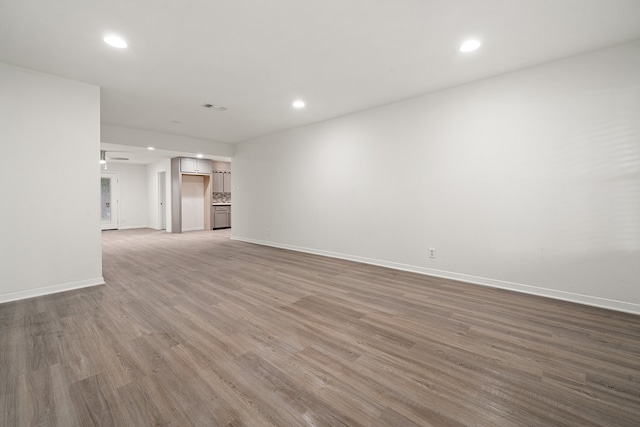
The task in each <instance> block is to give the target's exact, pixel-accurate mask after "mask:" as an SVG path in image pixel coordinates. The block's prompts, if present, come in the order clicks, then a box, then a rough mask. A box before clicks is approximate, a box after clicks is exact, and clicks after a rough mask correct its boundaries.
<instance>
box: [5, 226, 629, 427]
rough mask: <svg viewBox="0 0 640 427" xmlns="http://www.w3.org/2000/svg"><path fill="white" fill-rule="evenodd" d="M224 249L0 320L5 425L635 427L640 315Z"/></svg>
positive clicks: (44, 301) (197, 249) (108, 274)
mask: <svg viewBox="0 0 640 427" xmlns="http://www.w3.org/2000/svg"><path fill="white" fill-rule="evenodd" d="M228 236H229V230H220V231H211V232H209V231H205V232H192V233H184V234H180V235H174V234H166V233H162V232H156V231H152V230H128V231H112V232H105V233H104V234H103V242H104V277H105V279H106V282H107V283H106V285H105V286H100V287H95V288H88V289H82V290H77V291H72V292H66V293H61V294H56V295H51V296H45V297H39V298H33V299H29V300H23V301H17V302H11V303H6V304H2V305H0V328H1V329H0V332H1V334H0V351H1V354H0V356H1V357H0V409H1V413H0V425H1V426H29V425H46V426H76V425H81V426H91V425H115V426H146V425H171V426H192V425H193V426H341V425H347V426H376V427H377V426H407V427H410V426H463V425H465V426H466V425H472V426H563V425H567V426H638V425H640V316H633V315H629V314H624V313H617V312H613V311H607V310H603V309H597V308H592V307H586V306H581V305H576V304H571V303H565V302H560V301H554V300H549V299H544V298H540V297H535V296H529V295H523V294H517V293H512V292H507V291H502V290H496V289H491V288H486V287H481V286H476V285H470V284H464V283H458V282H454V281H449V280H444V279H438V278H431V277H427V276H422V275H418V274H413V273H406V272H400V271H395V270H389V269H385V268H381V267H375V266H369V265H364V264H359V263H353V262H348V261H342V260H335V259H330V258H323V257H319V256H314V255H307V254H301V253H295V252H289V251H284V250H279V249H274V248H267V247H261V246H256V245H251V244H247V243H242V242H235V241H231V240H229V238H228Z"/></svg>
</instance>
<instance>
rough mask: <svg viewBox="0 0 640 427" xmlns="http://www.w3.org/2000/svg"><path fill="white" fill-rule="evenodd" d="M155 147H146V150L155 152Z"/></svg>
mask: <svg viewBox="0 0 640 427" xmlns="http://www.w3.org/2000/svg"><path fill="white" fill-rule="evenodd" d="M155 149H156V148H155V147H147V150H155Z"/></svg>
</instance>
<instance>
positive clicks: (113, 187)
mask: <svg viewBox="0 0 640 427" xmlns="http://www.w3.org/2000/svg"><path fill="white" fill-rule="evenodd" d="M118 213H119V209H118V174H117V173H109V172H102V173H101V176H100V220H101V223H102V229H103V230H117V229H118V225H119V218H118Z"/></svg>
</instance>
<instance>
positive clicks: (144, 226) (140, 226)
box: [118, 225, 150, 230]
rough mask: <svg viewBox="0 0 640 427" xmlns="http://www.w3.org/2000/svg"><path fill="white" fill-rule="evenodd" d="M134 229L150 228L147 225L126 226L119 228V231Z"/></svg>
mask: <svg viewBox="0 0 640 427" xmlns="http://www.w3.org/2000/svg"><path fill="white" fill-rule="evenodd" d="M132 228H150V227H149V226H147V225H126V226H120V227H118V230H130V229H132Z"/></svg>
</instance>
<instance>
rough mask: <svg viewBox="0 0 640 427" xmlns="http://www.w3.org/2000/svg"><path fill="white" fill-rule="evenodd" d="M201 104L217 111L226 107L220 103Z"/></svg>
mask: <svg viewBox="0 0 640 427" xmlns="http://www.w3.org/2000/svg"><path fill="white" fill-rule="evenodd" d="M202 106H203V107H204V108H211V109H213V110H218V111H225V110H226V109H227V107H223V106H222V105H215V104H202Z"/></svg>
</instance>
